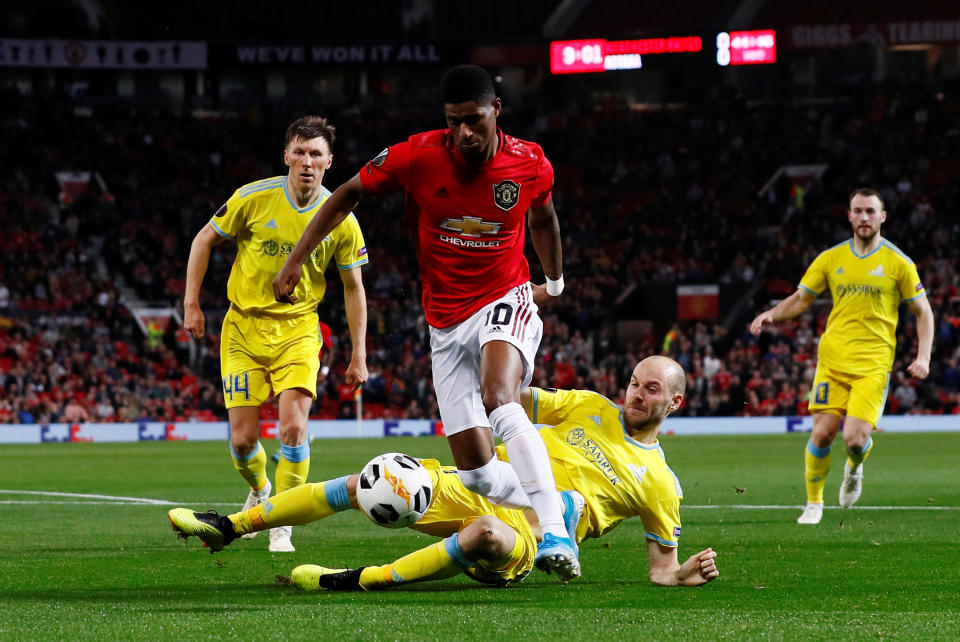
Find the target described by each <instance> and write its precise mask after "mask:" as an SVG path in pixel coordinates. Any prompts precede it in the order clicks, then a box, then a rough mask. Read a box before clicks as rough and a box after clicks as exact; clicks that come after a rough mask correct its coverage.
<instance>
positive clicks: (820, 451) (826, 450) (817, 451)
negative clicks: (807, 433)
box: [807, 440, 830, 459]
mask: <svg viewBox="0 0 960 642" xmlns="http://www.w3.org/2000/svg"><path fill="white" fill-rule="evenodd" d="M807 452H808V453H810V454H811V455H813V456H814V457H816V458H817V459H823V458H824V457H826V456H827V455H829V454H830V446H824V447H823V448H818V447H817V446H814V445H813V440H809V441H807Z"/></svg>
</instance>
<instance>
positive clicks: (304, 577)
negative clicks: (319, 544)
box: [277, 564, 364, 591]
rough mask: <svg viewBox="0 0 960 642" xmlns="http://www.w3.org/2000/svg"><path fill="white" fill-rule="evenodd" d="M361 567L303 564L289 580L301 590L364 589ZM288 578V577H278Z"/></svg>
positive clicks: (294, 571) (291, 574)
mask: <svg viewBox="0 0 960 642" xmlns="http://www.w3.org/2000/svg"><path fill="white" fill-rule="evenodd" d="M363 569H364V567H362V566H361V567H360V568H326V567H324V566H318V565H316V564H301V565H300V566H297V567H296V568H294V569H293V571H292V572H291V573H290V579H289V582H290V584H291V585H293V586H295V587H297V588H298V589H300V590H301V591H319V590H320V589H327V590H330V591H362V590H364V588H363V587H362V586H360V574H361V573H362V572H363ZM277 579H278V580H286V578H280V577H278V578H277Z"/></svg>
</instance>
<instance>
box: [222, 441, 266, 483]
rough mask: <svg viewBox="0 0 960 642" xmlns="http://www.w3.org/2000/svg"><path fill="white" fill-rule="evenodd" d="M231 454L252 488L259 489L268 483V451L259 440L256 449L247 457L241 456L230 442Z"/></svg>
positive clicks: (234, 463)
mask: <svg viewBox="0 0 960 642" xmlns="http://www.w3.org/2000/svg"><path fill="white" fill-rule="evenodd" d="M230 455H231V456H232V457H233V467H234V468H236V469H237V472H238V473H240V475H241V476H242V477H243V478H244V479H245V480H247V483H248V484H250V488H251V489H253V490H255V491H258V490H261V489H262V488H263V487H264V486H266V484H267V453H266V451H265V450H264V449H263V446H261V445H260V442H259V441H258V442H257V447H256V449H255V450H254V451H253V452H252V453H250V454H249V455H247V456H246V457H240V456H239V455H238V454H237V451H236V450H234V449H233V444H230Z"/></svg>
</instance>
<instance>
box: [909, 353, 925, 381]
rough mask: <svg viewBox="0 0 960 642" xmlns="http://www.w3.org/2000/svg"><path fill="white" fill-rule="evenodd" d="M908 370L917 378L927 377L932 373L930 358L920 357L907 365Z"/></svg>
mask: <svg viewBox="0 0 960 642" xmlns="http://www.w3.org/2000/svg"><path fill="white" fill-rule="evenodd" d="M907 372H909V373H910V374H912V375H913V376H914V377H916V378H917V379H926V378H927V375H928V374H930V359H920V358H919V357H918V358H917V359H916V360H914V362H913V363H911V364H910V365H909V366H907Z"/></svg>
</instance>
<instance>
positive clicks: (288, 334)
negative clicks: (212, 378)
mask: <svg viewBox="0 0 960 642" xmlns="http://www.w3.org/2000/svg"><path fill="white" fill-rule="evenodd" d="M320 342H321V339H320V326H319V320H318V319H317V315H316V314H313V313H311V314H304V315H301V316H298V317H293V318H291V319H275V318H268V317H258V316H253V315H249V314H244V313H242V312H240V311H239V310H237V309H236V308H234V307H233V306H231V307H230V309H229V310H228V311H227V314H226V316H224V318H223V330H222V332H221V334H220V376H221V377H222V379H223V401H224V405H225V406H226V407H227V408H235V407H239V406H259V405H260V404H262V403H263V402H265V401H266V400H267V399H269V398H270V395H271V389H272V392H273V394H280V393H281V392H282V391H284V390H289V389H291V388H303V389H304V390H306V391H308V392H309V393H310V395H311V396H312V397H313V398H314V399H316V398H317V373H318V372H319V370H320V357H319V353H320Z"/></svg>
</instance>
